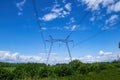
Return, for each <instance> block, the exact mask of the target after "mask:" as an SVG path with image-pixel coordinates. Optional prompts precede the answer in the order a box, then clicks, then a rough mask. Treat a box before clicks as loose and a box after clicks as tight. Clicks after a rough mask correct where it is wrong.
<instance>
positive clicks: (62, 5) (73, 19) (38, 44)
mask: <svg viewBox="0 0 120 80" xmlns="http://www.w3.org/2000/svg"><path fill="white" fill-rule="evenodd" d="M35 2H36V4H35V5H36V7H37V10H38V15H39V17H38V20H39V22H40V26H38V25H37V23H36V17H35V11H34V8H33V5H32V0H0V37H1V39H0V58H1V59H0V61H8V62H9V61H11V62H12V61H13V62H16V61H17V62H19V60H17V59H18V57H19V58H20V60H21V59H23V60H21V61H23V62H24V60H28V61H36V62H37V60H38V61H40V62H42V61H44V60H45V59H46V55H47V53H46V52H48V49H49V45H50V44H49V43H46V45H47V47H46V50H45V48H44V44H43V41H42V39H41V35H40V34H41V32H40V31H42V32H43V35H44V38H45V40H47V39H49V35H52V37H53V38H55V39H58V38H59V39H65V38H66V36H67V35H68V34H69V33H70V32H73V33H72V34H71V36H70V39H71V40H74V44H75V46H74V47H73V44H72V43H70V44H69V45H70V50H71V54H72V56H73V58H76V59H83V58H84V59H83V61H87V59H88V60H93V61H96V59H99V58H97V57H101V56H100V55H101V54H102V55H103V54H104V55H105V56H108V55H113V56H114V58H115V56H117V55H118V54H119V52H120V50H119V48H118V43H119V41H120V35H119V34H120V28H119V26H120V25H119V23H120V19H119V17H120V1H119V0H35ZM104 30H106V31H104ZM99 32H102V33H100V34H98V33H99ZM96 34H98V35H96ZM94 35H96V36H94ZM92 36H93V37H92ZM86 39H87V40H86ZM81 41H82V42H81ZM60 45H61V46H60V47H59V43H55V44H54V46H53V50H52V53H51V58H52V59H53V58H55V59H58V58H60V60H61V59H62V58H64V60H68V53H67V49H66V46H65V44H64V43H60ZM109 53H110V54H109ZM111 53H112V54H111ZM10 56H13V58H14V59H13V58H12V59H11V58H10ZM21 56H22V58H21ZM43 56H44V57H43ZM31 58H32V59H31ZM36 59H37V60H36ZM55 59H54V60H53V62H54V61H55ZM110 59H111V57H110ZM110 59H106V57H104V56H102V58H101V59H100V60H101V61H104V60H110ZM60 60H59V61H60Z"/></svg>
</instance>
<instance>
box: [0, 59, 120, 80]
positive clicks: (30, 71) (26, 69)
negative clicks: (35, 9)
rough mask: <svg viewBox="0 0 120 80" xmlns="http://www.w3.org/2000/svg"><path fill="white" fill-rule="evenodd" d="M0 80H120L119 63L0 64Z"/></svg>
mask: <svg viewBox="0 0 120 80" xmlns="http://www.w3.org/2000/svg"><path fill="white" fill-rule="evenodd" d="M0 80H120V62H119V61H114V62H99V63H82V62H80V61H79V60H73V61H71V62H70V63H68V64H56V65H46V64H42V63H19V64H11V63H2V62H1V63H0Z"/></svg>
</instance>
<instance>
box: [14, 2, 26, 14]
mask: <svg viewBox="0 0 120 80" xmlns="http://www.w3.org/2000/svg"><path fill="white" fill-rule="evenodd" d="M25 3H26V0H21V1H20V2H17V3H16V7H17V8H18V10H19V12H18V15H22V11H23V6H24V4H25Z"/></svg>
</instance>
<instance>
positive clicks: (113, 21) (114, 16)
mask: <svg viewBox="0 0 120 80" xmlns="http://www.w3.org/2000/svg"><path fill="white" fill-rule="evenodd" d="M118 17H119V16H118V15H112V16H111V17H110V18H109V19H107V20H106V24H108V23H111V24H114V23H115V22H116V20H117V19H118Z"/></svg>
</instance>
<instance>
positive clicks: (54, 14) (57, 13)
mask: <svg viewBox="0 0 120 80" xmlns="http://www.w3.org/2000/svg"><path fill="white" fill-rule="evenodd" d="M65 9H66V10H65ZM70 11H71V3H66V4H65V6H63V7H60V5H59V4H58V3H57V2H56V4H55V5H54V6H53V8H52V9H51V11H50V12H49V13H47V14H45V15H44V16H43V17H42V18H41V19H40V20H43V21H51V20H53V19H56V18H64V17H65V16H67V15H69V14H70Z"/></svg>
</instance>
